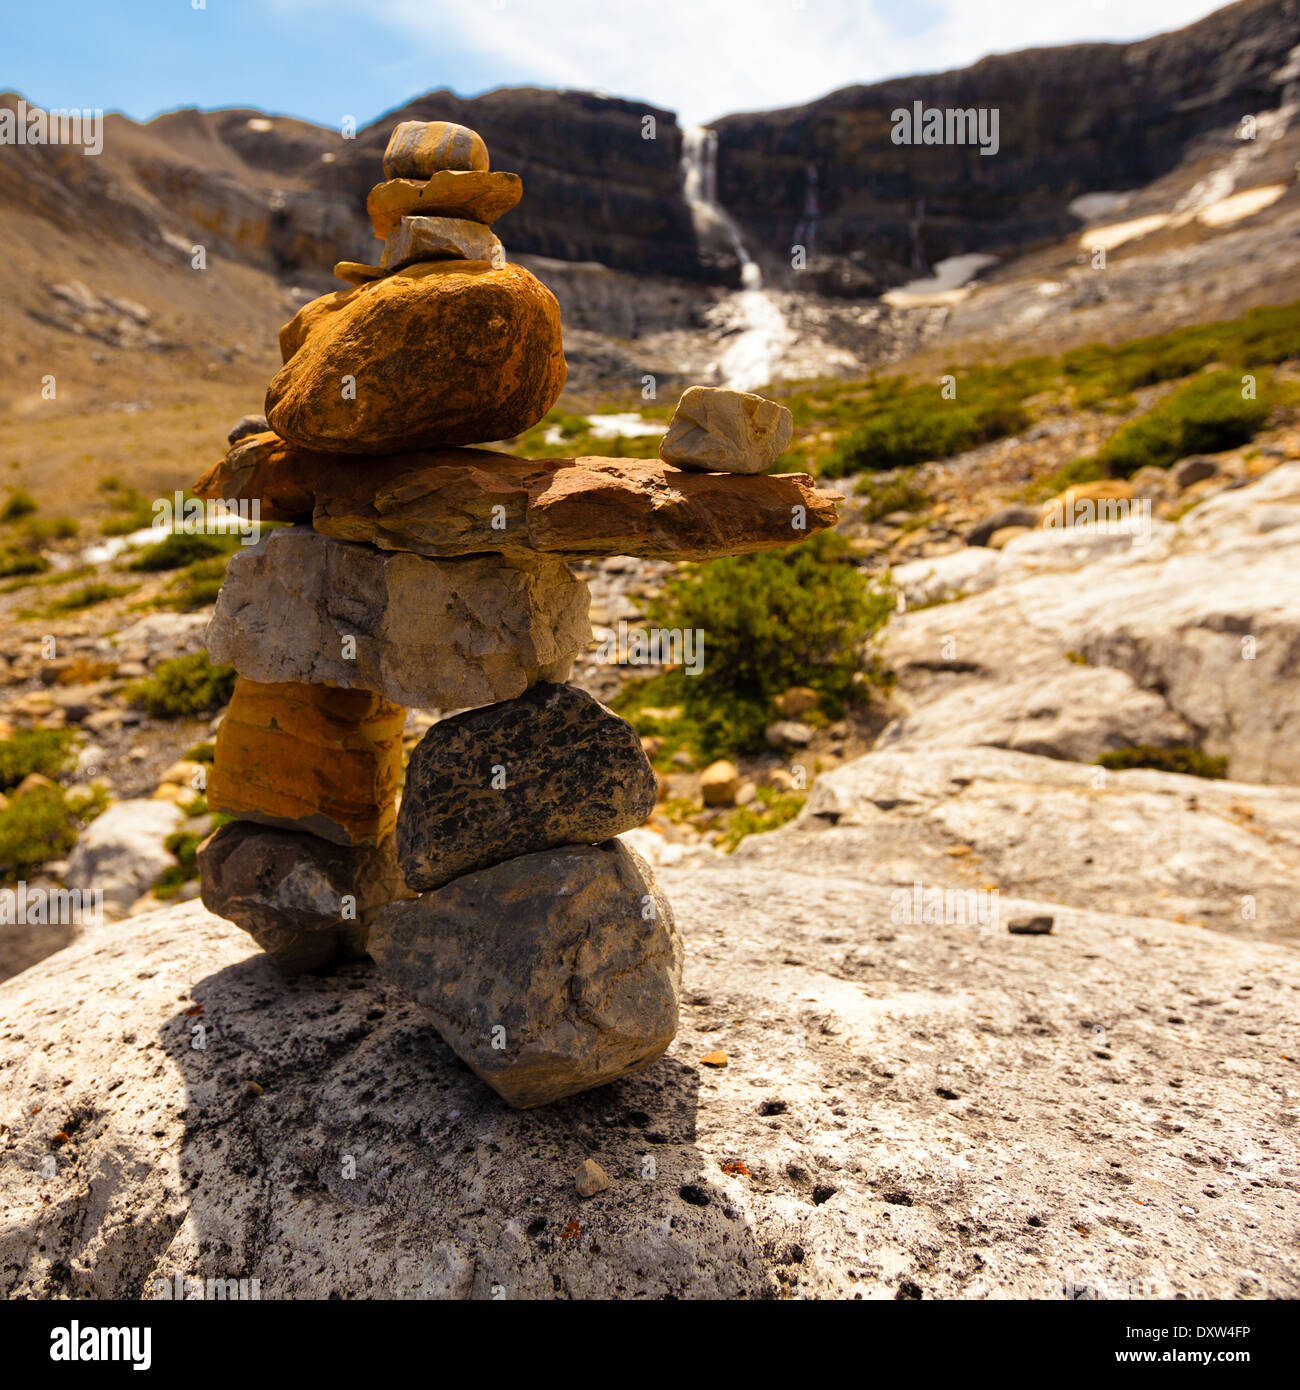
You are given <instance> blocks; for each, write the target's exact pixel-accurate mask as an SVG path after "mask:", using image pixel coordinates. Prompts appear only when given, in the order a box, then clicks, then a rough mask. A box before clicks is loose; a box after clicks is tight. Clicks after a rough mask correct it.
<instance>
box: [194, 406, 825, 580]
mask: <svg viewBox="0 0 1300 1390" xmlns="http://www.w3.org/2000/svg"><path fill="white" fill-rule="evenodd" d="M194 486H195V492H196V494H197V495H198V496H200V497H206V498H218V497H222V498H226V499H227V500H230V501H234V500H239V499H243V500H248V501H251V500H252V499H254V498H258V499H260V501H261V505H262V515H263V516H265V517H267V518H268V519H280V520H291V519H306V518H308V517H310V518H311V519H312V524H313V526H314V527H315V529H316V530H318V531H320V532H322V533H323V534H324V535H327V536H335V537H337V538H338V539H340V540H350V541H366V542H370V543H372V544H374V545H377V546H379V547H381V548H382V549H385V550H410V551H414V552H415V553H416V554H420V555H433V556H455V555H472V554H476V553H482V552H485V551H499V552H501V553H504V554H518V553H522V552H529V551H531V552H536V553H542V554H545V553H552V554H560V555H574V556H579V555H581V556H595V555H639V556H643V557H646V558H659V559H672V560H704V559H711V558H714V557H716V556H719V555H741V554H745V553H746V552H748V551H753V550H765V549H770V548H772V547H775V546H783V545H789V544H790V543H791V542H792V541H796V540H801V539H803V538H804V537H806V536H808V535H811V534H812V533H813V532H816V531H822V530H825V529H826V528H827V527H829V526H833V525H834V524H835V521H836V510H835V504H836V502H838V501H839V500H840V494H839V493H837V492H830V491H828V490H822V489H818V487H817V486H816V483H815V481H814V479H813V478H811V477H810V476H809V475H808V474H806V473H782V474H766V475H760V476H757V477H738V476H735V475H728V474H721V473H698V472H691V471H686V470H683V469H678V468H673V467H672V466H670V465H669V464H666V463H664V462H663V460H662V459H617V458H593V457H586V458H558V459H525V458H514V457H512V456H510V455H508V454H500V453H495V452H493V451H491V450H487V449H441V450H435V451H433V452H429V453H420V454H398V455H393V456H389V457H385V458H374V459H366V460H364V462H362V463H360V464H358V463H352V462H346V461H343V460H338V459H336V457H335V456H333V455H326V454H319V453H312V452H311V451H308V450H300V449H296V448H294V447H293V446H292V445H286V444H284V443H283V441H281V440H279V439H278V438H277V437H276V436H275V435H273V434H272V435H254V436H252V437H251V438H250V439H247V440H245V441H243V443H242V445H241V446H240V447H239V448H237V449H232V450H231V452H230V453H229V454H227V456H226V458H225V459H223V460H222V461H221V462H219V463H217V464H214V465H213V467H212V468H210V469H209V470H208V472H207V473H205V474H204V475H203V477H202V478H200V479H199V481H198V482H197V483H196V484H195V485H194Z"/></svg>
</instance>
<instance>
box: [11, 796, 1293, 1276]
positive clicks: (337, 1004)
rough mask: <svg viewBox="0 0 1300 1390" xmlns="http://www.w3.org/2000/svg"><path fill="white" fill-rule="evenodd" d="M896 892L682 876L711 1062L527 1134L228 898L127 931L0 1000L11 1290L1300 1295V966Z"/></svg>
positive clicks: (829, 829) (761, 870)
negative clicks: (192, 1284)
mask: <svg viewBox="0 0 1300 1390" xmlns="http://www.w3.org/2000/svg"><path fill="white" fill-rule="evenodd" d="M823 825H824V826H825V829H823V830H822V831H820V832H818V838H819V842H820V844H821V846H822V850H821V852H822V854H823V855H825V856H826V857H827V858H836V857H837V855H836V853H835V851H834V849H833V846H834V844H835V842H836V841H837V840H838V839H839V838H840V836H841V835H842V834H843V832H842V831H841V830H840V829H838V828H837V827H834V826H831V825H830V824H829V822H823ZM798 834H799V836H803V835H804V834H805V832H804V831H800V832H798ZM785 835H786V832H785V831H778V832H776V833H775V834H774V835H771V836H763V837H757V839H758V840H766V841H768V842H769V843H772V842H779V841H780V840H781V839H782V838H783V837H784V836H785ZM747 843H753V841H751V842H747ZM839 857H841V858H842V857H846V856H839ZM945 862H951V861H945ZM801 870H802V871H801ZM872 872H873V871H872V870H871V867H870V863H869V861H864V860H859V871H858V874H857V875H856V876H854V875H852V874H849V873H844V874H835V875H826V874H824V873H823V872H822V866H821V864H820V863H818V862H816V861H813V860H810V859H809V858H808V857H807V852H806V846H802V845H801V844H800V842H799V839H798V838H797V837H795V838H793V839H792V843H791V844H790V846H789V849H788V851H787V858H786V862H785V864H779V863H770V864H769V863H763V862H761V860H757V859H751V858H750V857H748V856H746V855H745V851H744V846H742V848H741V850H740V851H738V853H737V855H736V856H734V857H732V858H731V859H726V860H719V861H716V862H715V863H713V864H708V865H704V866H702V867H701V866H696V867H694V868H691V869H689V870H678V869H665V870H662V871H660V873H659V878H660V883H661V886H662V887H663V889H664V891H665V893H666V894H667V895H668V896H669V897H670V898H671V900H672V901H673V904H674V908H675V910H676V914H677V918H678V921H679V922H680V924H681V927H682V930H683V934H684V937H685V945H686V961H687V966H686V979H685V985H684V991H683V1009H682V1025H681V1031H680V1033H679V1035H678V1037H677V1040H676V1042H675V1043H674V1044H673V1045H672V1047H671V1048H670V1049H669V1051H668V1054H667V1056H666V1057H664V1058H663V1059H662V1060H660V1061H659V1062H657V1063H656V1064H655V1065H654V1066H652V1067H651V1068H649V1069H648V1070H646V1071H644V1072H642V1073H640V1074H639V1075H638V1076H635V1077H632V1078H629V1079H628V1080H625V1081H621V1082H617V1083H615V1084H614V1085H612V1086H609V1087H606V1088H603V1089H601V1090H597V1091H593V1092H588V1093H586V1094H584V1095H581V1096H578V1097H575V1098H573V1099H571V1100H566V1101H561V1102H559V1103H558V1104H557V1105H555V1106H551V1107H548V1108H545V1109H542V1110H536V1111H523V1112H516V1111H512V1110H510V1109H509V1108H508V1107H507V1106H506V1105H505V1103H504V1102H503V1101H501V1100H500V1099H499V1098H497V1097H496V1096H495V1095H494V1094H493V1093H492V1092H491V1091H490V1090H489V1089H488V1088H487V1087H485V1086H484V1085H483V1083H482V1082H480V1081H479V1080H478V1079H477V1078H476V1077H475V1076H474V1075H473V1074H472V1073H471V1072H470V1071H468V1070H467V1069H466V1068H465V1067H463V1066H462V1065H461V1063H460V1062H458V1061H457V1060H456V1059H455V1057H454V1056H453V1055H452V1054H451V1052H450V1050H449V1049H447V1048H445V1047H443V1046H442V1045H441V1044H440V1041H439V1039H438V1036H437V1033H436V1032H435V1031H434V1029H433V1027H432V1026H431V1024H430V1023H428V1022H427V1020H426V1018H425V1016H424V1014H423V1012H422V1010H421V1009H420V1008H419V1006H417V1005H416V1004H414V1003H413V1002H410V1001H408V1000H406V999H404V998H403V996H402V995H401V993H400V992H399V991H398V990H397V989H396V988H394V987H391V986H389V985H386V984H385V983H384V982H383V981H382V979H380V978H379V976H378V975H377V973H376V972H375V971H374V969H373V967H371V966H368V965H364V964H362V965H348V966H342V967H339V968H338V969H337V970H336V971H335V972H334V973H333V974H330V975H328V976H303V977H299V978H298V979H296V980H289V981H286V980H284V979H282V978H281V977H280V976H279V974H278V972H277V971H276V969H275V967H274V966H273V965H272V963H271V962H270V961H269V960H268V959H266V958H265V957H264V956H262V954H261V953H260V952H258V951H257V949H256V947H255V946H254V945H253V944H252V943H251V942H250V941H249V939H248V938H247V937H246V936H245V935H244V934H243V933H242V932H241V931H240V930H239V929H238V928H237V927H234V926H232V925H230V924H228V923H225V922H222V921H220V920H219V919H217V918H214V917H212V916H211V915H209V914H208V913H206V912H205V911H203V909H202V908H201V907H199V906H198V905H196V904H188V905H185V906H181V907H176V908H168V909H163V910H160V911H157V912H154V913H150V914H148V915H146V916H143V917H139V918H134V919H131V920H130V921H128V922H125V923H118V924H114V925H112V926H110V927H106V928H104V929H96V930H93V931H91V932H89V933H88V934H87V935H86V936H84V937H83V938H82V939H81V940H80V941H79V942H77V943H76V944H75V945H73V946H72V947H70V948H69V949H68V950H66V951H63V952H61V953H60V954H58V955H56V956H53V957H51V958H49V959H47V960H45V961H43V962H42V963H41V964H40V965H38V966H36V967H34V968H33V969H31V970H28V971H27V972H26V973H25V974H23V975H21V976H19V977H17V978H15V979H13V980H10V981H9V982H8V983H6V984H5V985H3V986H0V1096H3V1102H2V1104H3V1115H2V1116H0V1122H3V1125H4V1126H5V1127H4V1129H3V1131H2V1132H0V1156H2V1160H3V1161H2V1162H0V1175H2V1176H0V1184H2V1185H3V1192H4V1206H5V1211H6V1215H5V1220H4V1223H3V1226H0V1294H3V1295H5V1296H15V1295H35V1296H69V1295H75V1296H89V1297H104V1296H123V1297H135V1296H138V1295H140V1294H142V1293H147V1291H148V1289H149V1284H150V1280H151V1279H152V1278H154V1277H161V1276H168V1277H170V1276H171V1275H172V1274H173V1273H174V1272H175V1271H177V1270H180V1271H183V1272H185V1273H187V1274H189V1275H191V1276H204V1275H211V1276H213V1277H216V1276H221V1277H231V1276H235V1275H243V1276H256V1277H258V1278H259V1279H260V1280H261V1281H262V1284H261V1287H262V1296H263V1297H264V1298H284V1297H295V1296H296V1297H306V1296H309V1297H317V1298H320V1297H327V1296H329V1295H331V1294H332V1295H335V1296H338V1297H348V1298H353V1297H355V1298H366V1297H382V1296H393V1297H449V1298H451V1297H455V1298H491V1297H493V1296H494V1295H496V1294H498V1293H499V1295H500V1296H502V1297H506V1298H540V1299H551V1298H557V1297H598V1298H610V1297H614V1298H631V1297H647V1298H656V1297H665V1296H674V1297H738V1296H746V1297H755V1298H762V1297H773V1296H791V1295H793V1296H796V1297H799V1296H822V1297H835V1298H853V1297H857V1296H861V1297H864V1298H886V1299H892V1298H897V1297H915V1296H920V1297H923V1298H936V1297H940V1298H957V1297H960V1298H985V1297H1007V1296H1015V1297H1029V1298H1061V1297H1063V1296H1064V1294H1065V1291H1066V1288H1065V1286H1066V1285H1067V1284H1068V1285H1072V1286H1073V1287H1074V1291H1075V1292H1076V1293H1077V1292H1078V1288H1079V1286H1080V1285H1082V1286H1086V1287H1088V1288H1091V1289H1093V1290H1095V1291H1097V1292H1100V1293H1103V1294H1106V1295H1108V1296H1111V1297H1117V1296H1126V1295H1127V1294H1128V1293H1130V1292H1138V1293H1146V1294H1149V1295H1150V1296H1154V1297H1160V1298H1172V1297H1186V1298H1190V1299H1201V1298H1222V1297H1226V1298H1234V1297H1270V1298H1280V1297H1295V1296H1296V1295H1297V1294H1300V1256H1297V1253H1296V1250H1295V1248H1294V1243H1293V1242H1292V1241H1291V1239H1290V1232H1291V1231H1292V1230H1294V1229H1295V1228H1296V1226H1297V1224H1300V1190H1298V1187H1297V1177H1298V1166H1297V1161H1296V1153H1295V1145H1294V1142H1293V1136H1294V1134H1295V1132H1296V1125H1297V1122H1300V1106H1298V1105H1297V1100H1296V1095H1297V1079H1296V1067H1297V1063H1296V1061H1295V1060H1294V1059H1295V1058H1296V1057H1297V1056H1300V1039H1298V1038H1297V1036H1296V1031H1297V1030H1296V1025H1295V1021H1294V1020H1295V1000H1296V998H1297V997H1298V991H1300V959H1298V958H1297V955H1296V953H1295V952H1294V951H1293V950H1291V949H1288V948H1286V947H1282V946H1275V945H1269V944H1266V943H1260V942H1255V941H1249V940H1234V939H1232V938H1230V937H1227V936H1223V935H1220V934H1216V933H1212V932H1208V931H1204V930H1201V929H1198V928H1193V927H1188V926H1181V925H1178V924H1176V923H1172V922H1169V921H1165V920H1159V919H1157V918H1154V917H1149V918H1145V919H1140V918H1133V917H1124V916H1119V915H1109V914H1106V913H1103V912H1097V911H1087V910H1082V909H1078V908H1061V907H1059V906H1058V905H1055V904H1053V903H1051V902H1050V901H1045V900H1044V899H1042V898H1034V899H1021V900H1018V901H1005V902H1004V903H1003V911H1004V914H1005V915H1007V916H1010V915H1011V914H1013V913H1020V912H1025V913H1028V912H1031V911H1040V910H1045V911H1048V912H1051V913H1053V914H1054V916H1055V918H1056V926H1055V931H1054V934H1053V935H1051V936H1046V937H1026V936H1012V935H1010V934H1008V933H1007V931H1006V929H1005V926H1002V927H999V928H996V929H995V928H992V927H981V926H978V925H973V926H958V925H944V924H939V925H919V924H917V925H908V924H906V923H903V924H900V923H898V922H896V921H893V920H891V917H892V916H894V915H896V913H895V912H894V897H893V887H892V886H891V885H890V884H889V883H888V882H882V881H880V880H876V879H874V878H873V877H872ZM199 1004H202V1005H203V1013H202V1014H201V1015H197V1014H195V1013H194V1012H193V1011H194V1010H195V1009H196V1008H197V1006H198V1005H199ZM200 1025H202V1027H203V1030H204V1031H203V1033H202V1034H199V1033H197V1032H196V1029H197V1028H198V1027H199V1026H200ZM200 1037H201V1038H202V1040H203V1042H204V1047H203V1048H202V1050H199V1049H197V1048H196V1047H195V1042H196V1040H198V1039H199V1038H200ZM719 1049H721V1050H723V1051H725V1052H726V1053H727V1056H728V1058H729V1061H728V1065H727V1066H726V1067H725V1068H724V1069H721V1070H714V1069H710V1068H708V1067H704V1066H701V1065H700V1058H701V1057H702V1056H704V1055H705V1054H707V1053H711V1052H714V1051H715V1050H719ZM250 1082H257V1084H258V1086H259V1087H260V1088H261V1093H260V1094H258V1093H255V1091H254V1090H253V1088H251V1087H250V1085H249V1083H250ZM34 1107H35V1109H34ZM60 1130H63V1131H65V1132H67V1134H68V1136H69V1139H68V1142H67V1143H66V1144H62V1145H57V1146H56V1145H55V1144H54V1143H53V1142H52V1141H53V1136H54V1135H55V1134H56V1133H58V1132H59V1131H60ZM47 1156H52V1157H53V1159H54V1164H55V1168H54V1175H53V1176H52V1177H48V1178H47V1177H43V1176H42V1175H41V1165H42V1162H43V1161H44V1160H45V1158H46V1157H47ZM589 1158H590V1159H594V1160H595V1161H596V1162H597V1163H599V1164H600V1166H601V1168H603V1169H604V1170H605V1172H606V1173H608V1174H609V1176H610V1179H611V1186H610V1187H609V1189H607V1190H606V1191H604V1192H602V1193H600V1194H599V1195H598V1196H597V1197H594V1198H592V1199H590V1200H588V1201H585V1202H584V1201H582V1200H581V1199H580V1198H578V1197H577V1195H576V1193H575V1191H574V1186H573V1180H574V1175H575V1174H576V1172H577V1171H578V1169H579V1167H580V1165H581V1164H582V1163H583V1161H584V1160H586V1159H589ZM349 1160H350V1161H349ZM737 1162H740V1163H743V1164H744V1166H745V1168H746V1169H747V1170H748V1175H746V1173H744V1172H741V1171H739V1170H737V1169H736V1168H735V1166H734V1165H735V1164H736V1163H737ZM728 1169H730V1171H727V1170H728ZM347 1174H354V1175H353V1176H347ZM570 1221H574V1222H576V1223H577V1224H578V1225H579V1226H581V1228H582V1229H581V1233H580V1234H579V1235H573V1234H571V1235H570V1236H568V1237H566V1236H564V1232H565V1230H566V1227H567V1223H569V1222H570Z"/></svg>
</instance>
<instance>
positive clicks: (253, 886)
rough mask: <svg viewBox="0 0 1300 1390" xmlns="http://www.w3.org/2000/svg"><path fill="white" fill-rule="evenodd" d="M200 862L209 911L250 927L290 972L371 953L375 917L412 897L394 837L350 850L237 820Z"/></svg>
mask: <svg viewBox="0 0 1300 1390" xmlns="http://www.w3.org/2000/svg"><path fill="white" fill-rule="evenodd" d="M198 860H199V873H200V876H201V881H202V885H203V889H202V897H203V905H204V907H206V908H207V909H208V911H209V912H215V913H216V914H217V916H219V917H224V918H226V919H227V920H228V921H231V922H234V923H235V924H236V925H237V926H240V927H243V929H244V930H245V931H246V932H247V933H248V934H249V935H250V936H251V937H252V938H253V940H254V941H256V942H257V944H258V945H259V946H260V947H261V948H262V949H263V950H264V951H265V952H266V953H267V955H269V956H270V957H271V958H272V960H274V961H275V963H276V964H277V965H278V966H279V967H280V969H281V970H283V971H284V972H285V974H287V975H297V974H300V973H302V972H303V971H306V970H316V969H318V968H319V967H321V966H323V965H329V964H331V963H333V962H334V961H336V960H349V959H355V958H356V957H358V956H363V955H365V951H366V929H367V927H368V926H369V924H370V921H371V919H372V918H373V917H374V915H375V913H376V912H378V910H379V909H380V908H381V907H383V906H385V905H386V904H387V903H390V902H392V901H393V900H394V899H395V898H404V897H407V896H408V893H407V889H406V885H405V884H404V883H403V882H402V875H401V872H400V870H399V869H398V867H397V855H396V853H395V850H394V844H393V837H392V836H391V835H390V836H389V837H388V838H387V839H386V840H384V841H383V843H382V844H380V845H379V846H378V848H350V847H347V846H344V845H335V844H331V843H330V842H329V841H327V840H321V839H319V838H317V837H316V836H315V835H308V834H304V833H303V832H301V831H294V830H279V829H273V828H272V827H269V826H265V825H255V824H253V823H252V822H251V821H234V822H232V823H231V824H229V825H224V826H222V827H221V829H220V830H218V831H216V833H215V834H213V835H210V836H209V837H208V838H207V839H206V840H205V841H204V842H203V844H202V845H200V846H199V854H198ZM345 898H346V899H350V900H351V901H349V902H347V903H345Z"/></svg>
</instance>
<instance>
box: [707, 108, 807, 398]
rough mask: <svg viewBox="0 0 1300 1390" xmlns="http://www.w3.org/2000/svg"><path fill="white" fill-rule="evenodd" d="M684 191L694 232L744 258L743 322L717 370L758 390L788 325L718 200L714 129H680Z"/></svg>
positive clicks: (739, 299)
mask: <svg viewBox="0 0 1300 1390" xmlns="http://www.w3.org/2000/svg"><path fill="white" fill-rule="evenodd" d="M682 196H683V197H684V198H685V199H686V205H687V206H688V207H689V208H690V210H691V220H692V221H693V222H694V224H695V233H696V236H697V237H698V238H699V239H700V240H701V241H712V240H716V239H718V238H719V237H721V239H722V240H724V241H725V242H726V244H727V245H728V246H729V247H730V249H731V250H732V252H733V253H734V254H735V257H736V259H737V260H738V261H739V262H740V283H741V286H742V288H741V289H740V291H739V292H738V293H736V294H734V295H732V296H731V299H730V301H729V307H731V308H733V309H734V315H735V318H736V319H737V320H738V325H739V326H738V329H737V331H736V332H735V333H733V334H732V335H731V339H730V342H729V344H728V346H727V349H726V351H725V352H723V354H722V356H721V357H720V358H719V359H718V362H717V364H716V368H715V370H716V372H717V374H718V376H719V377H720V378H721V380H722V384H723V385H724V386H729V387H731V388H732V389H734V390H737V391H753V390H756V389H757V388H758V387H760V386H765V385H766V384H767V383H768V382H769V381H771V380H772V376H773V374H774V370H775V365H776V362H777V360H778V358H779V356H780V353H781V349H782V348H783V347H784V346H785V344H786V343H787V342H788V341H789V338H790V331H789V329H788V328H787V327H786V322H785V319H784V317H783V316H782V314H781V309H780V306H779V305H778V304H777V302H776V300H775V299H773V298H772V296H771V294H770V293H769V292H768V291H767V290H765V289H764V288H763V272H762V271H761V270H760V269H759V266H758V263H757V262H756V261H755V260H754V258H753V257H752V256H751V255H750V254H749V252H748V251H746V250H745V243H744V240H743V239H742V237H741V235H740V228H739V227H738V226H737V225H736V223H735V220H734V219H733V218H732V217H731V215H730V213H728V212H727V210H726V208H724V207H723V206H722V204H721V203H719V202H718V132H717V131H716V130H707V129H705V128H704V127H703V126H687V127H686V128H685V129H684V130H683V131H682Z"/></svg>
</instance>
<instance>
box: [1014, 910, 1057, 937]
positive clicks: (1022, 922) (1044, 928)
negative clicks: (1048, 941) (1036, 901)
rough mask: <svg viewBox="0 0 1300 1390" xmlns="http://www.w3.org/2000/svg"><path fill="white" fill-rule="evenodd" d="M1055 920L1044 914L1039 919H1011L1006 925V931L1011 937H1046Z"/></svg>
mask: <svg viewBox="0 0 1300 1390" xmlns="http://www.w3.org/2000/svg"><path fill="white" fill-rule="evenodd" d="M1055 920H1056V919H1055V918H1053V917H1049V916H1047V915H1046V914H1044V915H1042V916H1039V917H1013V918H1012V919H1011V921H1009V922H1008V923H1007V930H1008V931H1009V932H1010V933H1011V935H1012V936H1048V935H1050V934H1051V930H1052V926H1053V924H1054V922H1055Z"/></svg>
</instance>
